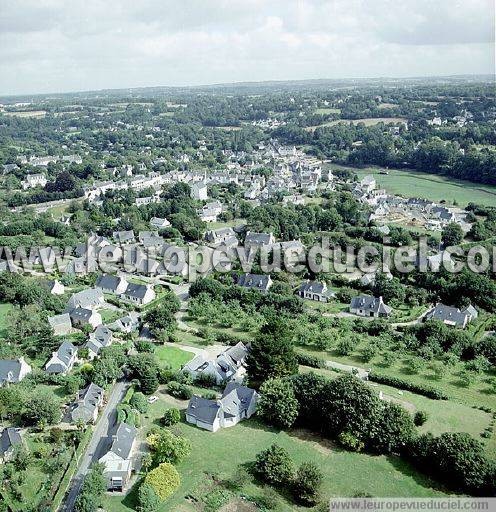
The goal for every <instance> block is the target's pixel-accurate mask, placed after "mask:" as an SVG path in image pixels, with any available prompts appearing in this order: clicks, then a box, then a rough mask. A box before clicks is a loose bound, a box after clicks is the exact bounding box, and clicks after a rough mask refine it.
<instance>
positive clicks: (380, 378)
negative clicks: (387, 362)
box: [369, 371, 449, 400]
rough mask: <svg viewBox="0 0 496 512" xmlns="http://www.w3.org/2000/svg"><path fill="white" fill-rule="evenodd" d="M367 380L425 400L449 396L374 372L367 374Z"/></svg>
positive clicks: (433, 389)
mask: <svg viewBox="0 0 496 512" xmlns="http://www.w3.org/2000/svg"><path fill="white" fill-rule="evenodd" d="M369 380H371V381H374V382H378V383H379V384H385V385H387V386H393V387H395V388H400V389H404V390H406V391H411V392H412V393H417V394H419V395H423V396H426V397H427V398H432V399H433V400H448V399H449V396H448V395H447V394H446V393H443V392H442V391H439V390H438V389H436V388H433V387H431V386H426V385H424V384H414V383H413V382H408V381H406V380H403V379H400V378H398V377H391V376H390V375H385V374H383V373H378V372H375V371H372V372H370V373H369Z"/></svg>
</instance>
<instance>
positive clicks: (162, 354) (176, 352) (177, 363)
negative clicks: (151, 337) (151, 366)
mask: <svg viewBox="0 0 496 512" xmlns="http://www.w3.org/2000/svg"><path fill="white" fill-rule="evenodd" d="M155 355H156V356H157V359H158V360H159V363H160V364H161V365H164V366H170V367H171V368H172V369H173V370H179V369H180V368H181V367H182V366H183V365H185V364H186V363H187V362H188V361H191V359H192V358H193V357H194V354H193V353H191V352H186V351H185V350H181V349H180V348H177V347H166V346H161V347H157V348H156V349H155Z"/></svg>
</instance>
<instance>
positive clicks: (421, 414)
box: [413, 411, 428, 427]
mask: <svg viewBox="0 0 496 512" xmlns="http://www.w3.org/2000/svg"><path fill="white" fill-rule="evenodd" d="M427 418H428V415H427V413H426V412H425V411H417V412H416V413H415V416H414V417H413V422H414V423H415V425H416V426H417V427H421V426H422V425H423V424H424V423H425V422H426V421H427Z"/></svg>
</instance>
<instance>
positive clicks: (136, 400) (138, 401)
mask: <svg viewBox="0 0 496 512" xmlns="http://www.w3.org/2000/svg"><path fill="white" fill-rule="evenodd" d="M129 405H130V406H131V407H132V408H133V409H136V410H137V411H138V412H140V413H142V414H144V413H145V412H146V411H147V409H148V400H147V399H146V396H145V395H144V394H143V393H140V392H137V393H134V394H133V396H132V397H131V400H129Z"/></svg>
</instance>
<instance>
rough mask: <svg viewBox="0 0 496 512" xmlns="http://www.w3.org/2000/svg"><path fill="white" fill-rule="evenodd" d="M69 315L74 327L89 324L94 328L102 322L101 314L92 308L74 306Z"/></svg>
mask: <svg viewBox="0 0 496 512" xmlns="http://www.w3.org/2000/svg"><path fill="white" fill-rule="evenodd" d="M69 316H70V317H71V322H72V326H73V327H75V328H81V327H84V326H86V325H89V326H90V327H91V328H93V329H95V327H97V326H98V325H101V324H102V316H101V315H100V313H98V312H97V311H95V310H93V309H88V308H74V309H71V311H70V312H69Z"/></svg>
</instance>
